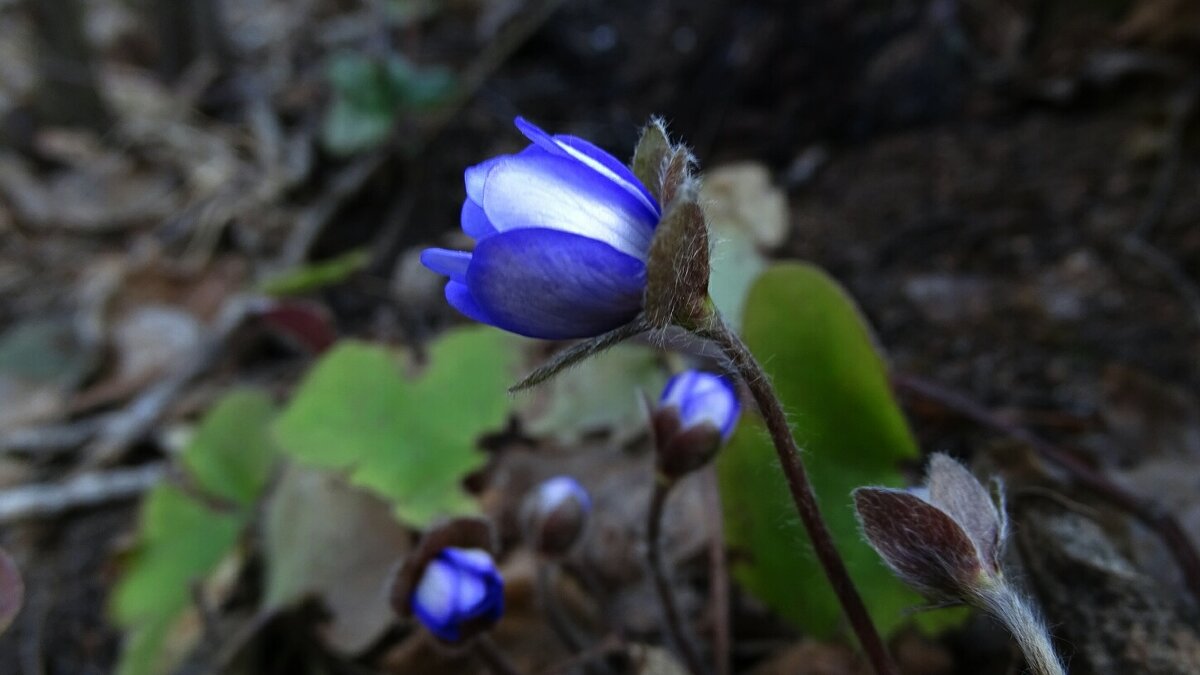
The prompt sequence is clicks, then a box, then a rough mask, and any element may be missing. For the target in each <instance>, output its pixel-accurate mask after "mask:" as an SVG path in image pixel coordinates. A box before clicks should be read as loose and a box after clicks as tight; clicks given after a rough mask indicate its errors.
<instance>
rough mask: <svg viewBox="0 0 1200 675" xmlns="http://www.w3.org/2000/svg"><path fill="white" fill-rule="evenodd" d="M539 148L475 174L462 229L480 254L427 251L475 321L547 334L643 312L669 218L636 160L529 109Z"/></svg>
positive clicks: (601, 329) (562, 334) (571, 333)
mask: <svg viewBox="0 0 1200 675" xmlns="http://www.w3.org/2000/svg"><path fill="white" fill-rule="evenodd" d="M516 125H517V128H518V129H520V130H521V133H523V134H525V136H526V137H527V138H528V139H529V140H530V141H532V145H530V146H529V147H527V148H525V149H524V150H522V151H521V152H519V153H517V154H515V155H502V156H500V157H495V158H493V159H489V160H487V161H485V162H483V163H481V164H477V165H475V166H473V167H471V168H469V169H467V171H466V173H465V180H466V187H467V199H466V201H465V202H463V208H462V228H463V231H464V232H466V233H467V234H468V235H470V236H471V237H474V238H475V240H476V244H475V250H474V251H473V252H470V253H468V252H466V251H452V250H447V249H440V248H430V249H426V250H425V251H423V252H422V253H421V262H422V263H423V264H424V265H425V266H426V267H428V268H429V269H431V270H433V271H435V272H437V273H439V274H444V275H446V276H448V277H450V281H449V283H447V284H446V299H447V300H448V301H449V302H450V304H451V305H453V306H454V307H455V309H457V310H458V311H460V312H462V313H463V314H465V315H467V316H468V317H470V318H472V319H475V320H476V321H480V322H482V323H486V324H489V325H492V326H496V327H497V328H502V329H504V330H507V331H510V332H513V333H518V334H520V335H525V336H528V337H535V338H543V339H570V338H584V337H592V336H596V335H600V334H602V333H606V332H608V331H610V330H613V329H615V328H619V327H621V326H623V325H625V324H627V323H629V322H630V321H631V320H633V319H634V318H635V317H636V316H637V315H638V313H639V312H640V311H641V309H642V301H643V295H644V293H645V288H646V257H647V254H648V251H649V248H650V241H651V239H652V238H653V236H654V230H655V227H656V226H657V224H658V221H659V219H660V218H661V216H662V210H661V208H660V207H659V204H658V202H657V201H656V200H655V199H654V197H653V196H652V195H651V194H650V191H649V190H647V189H646V187H645V186H644V185H642V183H641V182H640V181H639V180H638V179H637V178H636V177H635V176H634V175H633V172H632V171H630V170H629V168H628V167H626V166H625V165H624V164H622V163H621V162H620V161H619V160H617V159H616V158H615V157H613V156H612V155H610V154H608V153H607V152H605V151H603V150H601V149H600V148H598V147H596V146H594V145H592V144H591V143H589V142H587V141H585V140H583V139H581V138H577V137H575V136H567V135H556V136H551V135H549V134H547V133H546V132H544V131H542V130H541V129H539V128H537V127H536V126H534V125H532V124H530V123H529V122H526V121H525V120H524V119H521V118H520V117H518V118H517V119H516Z"/></svg>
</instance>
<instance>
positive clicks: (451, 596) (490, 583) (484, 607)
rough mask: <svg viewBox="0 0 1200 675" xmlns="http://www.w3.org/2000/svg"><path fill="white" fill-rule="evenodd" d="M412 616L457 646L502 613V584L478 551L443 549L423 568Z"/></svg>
mask: <svg viewBox="0 0 1200 675" xmlns="http://www.w3.org/2000/svg"><path fill="white" fill-rule="evenodd" d="M411 609H412V613H413V614H415V615H416V617H417V619H419V620H420V621H421V623H422V624H424V625H425V627H426V628H428V629H429V632H431V633H433V634H434V635H435V636H437V637H438V638H439V639H441V640H443V641H445V642H459V641H461V640H463V639H464V638H468V637H471V636H472V635H474V634H475V633H477V632H479V631H481V630H484V629H486V628H489V627H491V625H492V624H494V623H496V621H498V620H499V619H500V615H501V614H503V613H504V580H503V579H501V578H500V573H499V572H497V571H496V564H495V562H493V561H492V557H491V556H490V555H488V553H487V552H486V551H484V550H482V549H463V548H444V549H442V550H441V551H440V552H438V554H437V555H436V556H434V557H433V559H432V560H430V561H429V563H428V564H427V565H426V566H425V569H424V571H422V573H421V578H420V580H419V581H418V582H417V586H416V591H415V592H414V593H413V595H412V608H411Z"/></svg>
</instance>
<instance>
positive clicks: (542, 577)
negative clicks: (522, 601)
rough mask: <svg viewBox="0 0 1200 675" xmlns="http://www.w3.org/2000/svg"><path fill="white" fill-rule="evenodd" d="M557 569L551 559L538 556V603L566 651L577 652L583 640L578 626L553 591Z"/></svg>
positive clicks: (580, 649)
mask: <svg viewBox="0 0 1200 675" xmlns="http://www.w3.org/2000/svg"><path fill="white" fill-rule="evenodd" d="M557 571H558V565H557V564H556V563H555V562H554V561H553V560H547V559H545V558H539V560H538V561H537V580H536V581H537V596H538V603H539V604H540V605H541V606H542V611H544V612H545V613H546V622H547V623H549V624H550V628H551V629H552V630H553V631H554V634H555V635H557V636H558V639H559V640H561V641H562V643H563V645H564V646H565V647H566V648H567V651H569V652H571V653H572V654H579V653H581V652H583V648H584V644H585V640H584V638H583V636H582V635H580V632H579V628H578V627H577V626H576V625H575V623H574V622H572V621H571V618H570V617H569V616H567V613H566V611H564V610H563V607H562V604H561V603H559V602H558V594H557V593H555V592H554V585H555V584H554V577H555V576H556V572H557Z"/></svg>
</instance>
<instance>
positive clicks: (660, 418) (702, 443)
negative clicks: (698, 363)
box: [651, 370, 741, 480]
mask: <svg viewBox="0 0 1200 675" xmlns="http://www.w3.org/2000/svg"><path fill="white" fill-rule="evenodd" d="M740 409H741V406H740V404H739V403H738V397H737V390H736V389H734V387H733V385H731V384H730V383H729V382H728V381H726V380H725V379H724V378H722V377H720V376H718V375H714V374H712V373H706V372H703V371H699V370H689V371H685V372H682V373H680V374H678V375H676V376H675V377H673V378H671V380H670V381H669V382H667V386H666V388H665V389H663V393H662V397H661V398H660V399H659V403H658V405H657V406H656V407H655V408H654V409H653V411H652V413H651V425H652V427H653V430H654V445H655V453H656V459H657V465H658V472H659V473H660V474H661V475H662V476H663V477H665V478H667V479H669V480H676V479H678V478H680V477H681V476H684V475H686V474H688V473H691V472H692V471H695V470H696V469H699V468H700V467H702V466H704V465H705V464H707V463H708V462H709V460H711V459H712V458H713V457H714V456H715V455H716V454H717V451H718V450H720V449H721V445H722V444H724V442H725V441H727V440H728V439H729V436H730V435H731V434H732V433H733V429H734V427H735V426H736V425H737V419H738V413H739V411H740Z"/></svg>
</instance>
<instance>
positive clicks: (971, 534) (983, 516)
mask: <svg viewBox="0 0 1200 675" xmlns="http://www.w3.org/2000/svg"><path fill="white" fill-rule="evenodd" d="M854 507H855V510H856V511H857V513H858V519H859V522H860V523H861V524H862V530H863V534H864V535H865V536H866V538H867V542H868V543H870V544H871V547H872V548H874V549H875V550H876V551H877V552H878V553H879V555H880V556H881V557H882V558H883V560H884V562H886V563H887V564H888V567H890V568H892V571H893V572H895V573H896V576H898V577H900V578H901V579H902V580H903V581H904V582H905V583H907V584H908V585H910V586H912V587H913V588H915V589H916V590H918V591H920V592H921V593H922V594H924V595H925V596H926V597H930V598H933V599H937V600H953V601H959V602H962V601H966V602H970V601H971V600H972V599H973V598H975V597H978V595H979V591H980V589H982V588H986V587H988V586H990V585H993V584H995V583H997V582H998V581H999V580H1000V579H1001V577H1002V571H1001V566H1000V557H1001V554H1002V552H1003V546H1004V540H1005V538H1006V535H1007V523H1006V521H1005V516H1004V512H1003V510H1002V509H1001V508H1000V507H999V506H998V505H997V504H996V501H995V500H993V498H992V497H991V495H989V494H988V491H987V490H986V489H985V488H984V487H983V485H981V484H980V483H979V481H977V480H976V479H975V477H974V476H972V475H971V472H970V471H968V470H967V469H966V467H964V466H962V465H961V464H959V463H958V462H956V461H955V460H953V459H951V458H950V457H949V456H948V455H944V454H940V453H939V454H935V455H933V457H932V458H931V459H930V462H929V473H928V477H927V479H926V485H925V486H924V487H920V488H915V489H912V490H907V491H906V490H894V489H889V488H876V487H863V488H858V489H857V490H855V491H854Z"/></svg>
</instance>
